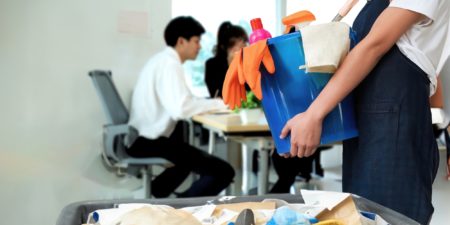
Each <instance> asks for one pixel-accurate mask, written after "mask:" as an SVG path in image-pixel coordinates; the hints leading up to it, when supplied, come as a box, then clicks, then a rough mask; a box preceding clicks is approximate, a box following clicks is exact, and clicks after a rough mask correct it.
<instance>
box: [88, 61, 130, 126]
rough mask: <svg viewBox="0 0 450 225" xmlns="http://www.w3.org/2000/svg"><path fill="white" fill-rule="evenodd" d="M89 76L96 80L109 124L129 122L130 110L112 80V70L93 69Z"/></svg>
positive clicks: (96, 87) (95, 84)
mask: <svg viewBox="0 0 450 225" xmlns="http://www.w3.org/2000/svg"><path fill="white" fill-rule="evenodd" d="M89 76H90V77H91V78H92V81H93V82H94V86H95V89H96V91H97V94H98V96H99V97H100V102H101V103H102V108H103V111H104V112H105V114H106V119H107V121H108V123H109V124H125V123H128V118H129V114H128V110H127V108H126V107H125V104H123V101H122V99H121V98H120V95H119V92H117V89H116V87H115V85H114V83H113V81H112V75H111V71H102V70H93V71H90V72H89Z"/></svg>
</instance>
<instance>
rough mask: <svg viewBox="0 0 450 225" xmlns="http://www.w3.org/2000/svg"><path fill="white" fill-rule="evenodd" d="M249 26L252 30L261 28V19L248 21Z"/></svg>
mask: <svg viewBox="0 0 450 225" xmlns="http://www.w3.org/2000/svg"><path fill="white" fill-rule="evenodd" d="M250 25H251V26H252V30H257V29H262V28H263V25H262V22H261V18H255V19H252V20H250Z"/></svg>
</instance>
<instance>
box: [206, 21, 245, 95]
mask: <svg viewBox="0 0 450 225" xmlns="http://www.w3.org/2000/svg"><path fill="white" fill-rule="evenodd" d="M247 42H248V35H247V33H246V32H245V30H244V28H242V27H240V26H238V25H233V24H231V23H230V22H229V21H226V22H223V23H222V24H221V25H220V27H219V31H218V33H217V45H216V46H215V48H214V57H212V58H210V59H208V60H207V61H206V65H205V83H206V86H207V87H208V91H209V94H210V96H211V97H212V98H214V97H222V85H223V81H224V80H225V74H226V73H227V70H228V65H229V64H230V62H231V60H232V59H233V56H234V53H235V52H236V51H239V50H240V49H241V48H243V47H245V46H246V45H247Z"/></svg>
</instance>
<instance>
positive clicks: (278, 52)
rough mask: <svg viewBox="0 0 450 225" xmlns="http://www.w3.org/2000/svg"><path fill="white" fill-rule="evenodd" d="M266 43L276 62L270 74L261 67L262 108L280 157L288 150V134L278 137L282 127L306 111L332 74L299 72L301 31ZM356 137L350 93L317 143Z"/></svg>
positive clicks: (329, 117)
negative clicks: (273, 71) (272, 72)
mask: <svg viewBox="0 0 450 225" xmlns="http://www.w3.org/2000/svg"><path fill="white" fill-rule="evenodd" d="M351 34H352V33H351ZM351 34H350V36H351V37H352V35H351ZM267 44H268V46H269V49H270V53H271V54H272V58H273V61H274V63H275V73H274V74H272V75H270V74H269V73H268V72H267V71H266V70H265V68H263V67H261V73H262V78H261V88H262V94H263V99H262V105H263V109H264V114H265V116H266V119H267V122H268V124H269V127H270V131H271V133H272V137H273V139H274V141H275V146H276V147H277V151H278V153H279V154H283V153H287V152H289V151H290V148H291V144H290V139H291V137H290V135H289V136H287V137H286V138H285V139H280V138H279V136H280V134H281V130H282V129H283V127H284V125H285V124H286V122H287V121H288V120H289V119H290V118H292V117H294V116H295V115H297V114H298V113H301V112H304V111H306V109H307V108H308V107H309V105H310V104H311V103H312V102H313V101H314V99H315V98H316V97H317V96H318V95H319V93H320V92H321V91H322V89H323V88H324V87H325V85H326V84H327V82H328V81H329V80H330V78H331V76H332V74H327V73H306V70H305V69H299V67H300V66H302V65H305V55H304V52H303V44H302V41H301V34H300V32H294V33H290V34H285V35H281V36H278V37H274V38H270V39H268V40H267ZM356 136H358V131H357V129H356V124H355V115H354V107H353V98H352V96H351V94H350V95H349V96H347V97H346V98H345V99H344V100H343V101H342V102H341V103H339V105H338V106H337V107H336V108H334V109H333V110H332V111H331V112H330V113H329V114H328V115H327V117H326V118H325V120H324V121H323V127H322V136H321V139H320V143H321V144H329V143H333V142H337V141H342V140H345V139H348V138H352V137H356Z"/></svg>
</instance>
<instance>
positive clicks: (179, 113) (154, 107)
mask: <svg viewBox="0 0 450 225" xmlns="http://www.w3.org/2000/svg"><path fill="white" fill-rule="evenodd" d="M222 109H226V106H225V104H224V103H223V101H222V100H219V99H204V98H197V97H195V96H193V95H192V93H191V92H190V90H189V88H188V86H187V84H186V80H185V75H184V70H183V66H182V62H181V59H180V57H179V55H178V53H177V52H176V51H175V49H173V48H172V47H167V48H165V49H164V50H163V51H161V52H159V53H158V54H156V55H155V56H154V57H152V58H151V59H150V60H149V61H148V62H147V64H146V65H145V67H144V68H143V70H142V71H141V74H140V76H139V78H138V81H137V83H136V86H135V89H134V91H133V98H132V101H131V110H130V120H129V125H130V126H132V127H134V128H136V129H137V130H138V132H139V135H140V136H143V137H146V138H148V139H156V138H159V137H161V136H165V137H169V136H170V134H171V133H172V132H173V130H174V128H175V125H176V122H177V121H178V120H181V119H188V118H190V117H192V116H193V115H196V114H199V113H204V112H207V111H210V110H222Z"/></svg>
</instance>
